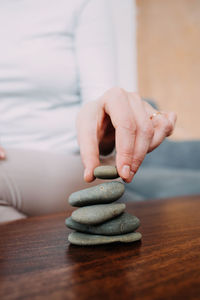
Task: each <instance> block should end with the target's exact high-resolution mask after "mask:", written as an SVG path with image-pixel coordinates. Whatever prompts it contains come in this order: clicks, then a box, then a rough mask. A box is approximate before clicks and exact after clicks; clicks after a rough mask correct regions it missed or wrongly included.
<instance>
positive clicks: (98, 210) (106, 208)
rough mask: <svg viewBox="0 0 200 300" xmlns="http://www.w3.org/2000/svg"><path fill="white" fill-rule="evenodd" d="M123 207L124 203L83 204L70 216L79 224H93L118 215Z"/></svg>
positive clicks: (124, 206)
mask: <svg viewBox="0 0 200 300" xmlns="http://www.w3.org/2000/svg"><path fill="white" fill-rule="evenodd" d="M125 208H126V205H125V204H124V203H114V204H99V205H92V206H85V207H81V208H78V209H77V210H75V211H73V213H72V215H71V218H72V219H73V220H74V221H76V222H78V223H81V224H87V225H94V224H99V223H103V222H105V221H107V220H109V219H112V218H114V217H116V216H118V215H120V214H121V213H122V212H123V211H124V210H125Z"/></svg>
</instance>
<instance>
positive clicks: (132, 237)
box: [68, 232, 142, 246]
mask: <svg viewBox="0 0 200 300" xmlns="http://www.w3.org/2000/svg"><path fill="white" fill-rule="evenodd" d="M141 238H142V235H141V233H140V232H131V233H127V234H123V235H113V236H105V235H91V234H86V233H80V232H72V233H70V234H69V236H68V241H69V242H70V243H71V244H74V245H79V246H90V245H101V244H109V243H114V242H121V243H131V242H135V241H139V240H141Z"/></svg>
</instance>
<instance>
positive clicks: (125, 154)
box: [118, 148, 133, 161]
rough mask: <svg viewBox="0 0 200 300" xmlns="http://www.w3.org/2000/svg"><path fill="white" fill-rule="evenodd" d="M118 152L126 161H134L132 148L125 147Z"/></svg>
mask: <svg viewBox="0 0 200 300" xmlns="http://www.w3.org/2000/svg"><path fill="white" fill-rule="evenodd" d="M118 154H119V155H120V156H121V157H123V158H124V159H125V160H126V161H127V160H128V161H132V159H133V153H132V151H131V149H128V148H127V149H123V150H120V151H118Z"/></svg>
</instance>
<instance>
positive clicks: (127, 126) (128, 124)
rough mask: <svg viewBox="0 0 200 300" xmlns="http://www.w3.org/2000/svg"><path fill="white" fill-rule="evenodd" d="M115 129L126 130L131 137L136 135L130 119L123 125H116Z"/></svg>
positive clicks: (133, 124)
mask: <svg viewBox="0 0 200 300" xmlns="http://www.w3.org/2000/svg"><path fill="white" fill-rule="evenodd" d="M116 127H117V128H116V129H118V130H119V129H121V130H126V131H128V132H129V134H130V135H131V136H134V135H136V126H135V123H134V122H133V121H132V120H131V119H127V120H124V121H123V123H121V124H118V125H117V126H116Z"/></svg>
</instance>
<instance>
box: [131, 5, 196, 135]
mask: <svg viewBox="0 0 200 300" xmlns="http://www.w3.org/2000/svg"><path fill="white" fill-rule="evenodd" d="M137 7H138V31H137V33H138V35H137V44H138V81H139V91H140V94H141V95H142V96H145V97H152V98H154V99H155V100H156V101H157V102H158V103H159V105H160V108H161V109H163V110H174V111H176V112H177V114H178V123H177V128H176V130H175V132H174V135H173V137H174V138H175V139H192V138H200V0H137Z"/></svg>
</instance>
